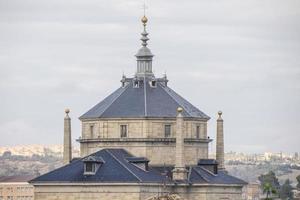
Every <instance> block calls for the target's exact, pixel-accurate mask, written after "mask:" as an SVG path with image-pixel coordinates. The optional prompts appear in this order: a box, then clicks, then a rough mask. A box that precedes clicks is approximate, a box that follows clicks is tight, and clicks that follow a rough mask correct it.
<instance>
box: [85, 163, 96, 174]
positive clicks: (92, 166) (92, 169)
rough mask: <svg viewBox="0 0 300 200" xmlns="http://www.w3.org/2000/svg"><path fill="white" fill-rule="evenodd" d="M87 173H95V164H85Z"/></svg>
mask: <svg viewBox="0 0 300 200" xmlns="http://www.w3.org/2000/svg"><path fill="white" fill-rule="evenodd" d="M85 172H95V164H94V163H85Z"/></svg>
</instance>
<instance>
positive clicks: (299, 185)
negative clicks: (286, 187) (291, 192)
mask: <svg viewBox="0 0 300 200" xmlns="http://www.w3.org/2000/svg"><path fill="white" fill-rule="evenodd" d="M296 179H297V181H298V184H297V188H298V189H299V190H300V175H299V176H297V178H296Z"/></svg>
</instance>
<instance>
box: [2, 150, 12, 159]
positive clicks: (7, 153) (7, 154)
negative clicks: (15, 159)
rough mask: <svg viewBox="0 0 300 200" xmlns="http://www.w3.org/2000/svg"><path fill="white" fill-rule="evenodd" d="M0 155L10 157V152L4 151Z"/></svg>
mask: <svg viewBox="0 0 300 200" xmlns="http://www.w3.org/2000/svg"><path fill="white" fill-rule="evenodd" d="M2 157H3V158H10V157H11V152H10V151H5V152H4V153H3V154H2Z"/></svg>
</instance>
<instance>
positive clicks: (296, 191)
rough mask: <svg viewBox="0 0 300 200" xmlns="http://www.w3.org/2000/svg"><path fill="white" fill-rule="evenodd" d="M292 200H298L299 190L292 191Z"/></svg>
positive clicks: (299, 198) (299, 199)
mask: <svg viewBox="0 0 300 200" xmlns="http://www.w3.org/2000/svg"><path fill="white" fill-rule="evenodd" d="M293 195H294V200H300V190H297V189H294V190H293Z"/></svg>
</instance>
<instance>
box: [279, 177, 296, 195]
mask: <svg viewBox="0 0 300 200" xmlns="http://www.w3.org/2000/svg"><path fill="white" fill-rule="evenodd" d="M280 198H281V199H293V187H292V186H291V183H290V180H289V179H287V180H286V181H285V183H284V184H283V185H282V186H281V188H280Z"/></svg>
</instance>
